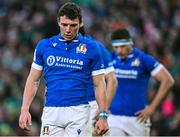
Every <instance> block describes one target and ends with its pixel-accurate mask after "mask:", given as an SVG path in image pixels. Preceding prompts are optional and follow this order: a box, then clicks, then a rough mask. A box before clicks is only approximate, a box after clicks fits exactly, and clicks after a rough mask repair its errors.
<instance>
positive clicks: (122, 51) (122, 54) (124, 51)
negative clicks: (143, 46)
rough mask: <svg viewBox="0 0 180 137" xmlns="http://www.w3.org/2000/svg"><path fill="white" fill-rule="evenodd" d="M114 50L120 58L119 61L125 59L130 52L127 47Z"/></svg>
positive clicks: (122, 46)
mask: <svg viewBox="0 0 180 137" xmlns="http://www.w3.org/2000/svg"><path fill="white" fill-rule="evenodd" d="M114 49H115V51H116V52H117V53H118V55H119V56H120V57H121V59H125V58H126V57H127V56H128V55H129V53H130V52H131V47H130V46H129V45H121V46H116V47H114Z"/></svg>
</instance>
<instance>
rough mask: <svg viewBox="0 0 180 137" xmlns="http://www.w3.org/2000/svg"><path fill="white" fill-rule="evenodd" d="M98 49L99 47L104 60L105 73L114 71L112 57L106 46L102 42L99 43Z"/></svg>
mask: <svg viewBox="0 0 180 137" xmlns="http://www.w3.org/2000/svg"><path fill="white" fill-rule="evenodd" d="M99 46H100V49H101V54H102V58H103V62H104V70H105V74H108V73H110V72H113V71H114V67H113V63H112V59H111V54H110V53H109V51H108V50H107V49H106V47H105V46H104V45H103V44H102V43H99Z"/></svg>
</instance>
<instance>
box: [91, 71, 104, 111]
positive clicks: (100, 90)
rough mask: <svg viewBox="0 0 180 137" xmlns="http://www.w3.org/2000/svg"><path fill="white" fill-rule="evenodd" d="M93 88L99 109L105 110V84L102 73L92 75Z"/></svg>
mask: <svg viewBox="0 0 180 137" xmlns="http://www.w3.org/2000/svg"><path fill="white" fill-rule="evenodd" d="M93 82H94V88H95V89H96V90H95V96H96V101H97V104H98V106H99V110H100V111H101V110H105V102H106V95H105V93H106V84H105V79H104V75H102V74H101V75H96V76H93Z"/></svg>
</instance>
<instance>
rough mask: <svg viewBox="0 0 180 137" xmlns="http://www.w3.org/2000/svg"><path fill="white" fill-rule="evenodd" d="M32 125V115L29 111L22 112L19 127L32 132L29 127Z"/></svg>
mask: <svg viewBox="0 0 180 137" xmlns="http://www.w3.org/2000/svg"><path fill="white" fill-rule="evenodd" d="M31 125H32V122H31V114H30V113H29V111H25V110H21V114H20V117H19V127H20V128H22V129H25V130H30V129H29V126H31Z"/></svg>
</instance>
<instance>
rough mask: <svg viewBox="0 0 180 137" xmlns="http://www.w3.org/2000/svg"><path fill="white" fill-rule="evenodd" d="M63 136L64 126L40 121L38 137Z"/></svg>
mask: <svg viewBox="0 0 180 137" xmlns="http://www.w3.org/2000/svg"><path fill="white" fill-rule="evenodd" d="M56 136H59V137H63V136H64V128H60V127H58V126H55V125H49V124H47V123H42V126H41V131H40V137H56Z"/></svg>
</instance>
